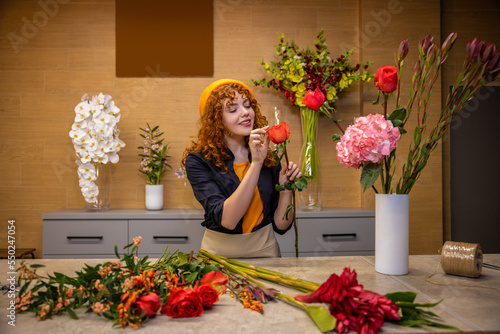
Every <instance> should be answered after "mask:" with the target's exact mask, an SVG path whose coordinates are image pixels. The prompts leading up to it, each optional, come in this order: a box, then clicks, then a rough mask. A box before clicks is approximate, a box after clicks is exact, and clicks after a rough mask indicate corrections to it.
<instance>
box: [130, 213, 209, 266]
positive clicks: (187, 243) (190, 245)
mask: <svg viewBox="0 0 500 334" xmlns="http://www.w3.org/2000/svg"><path fill="white" fill-rule="evenodd" d="M204 233H205V228H204V227H203V226H201V220H198V219H179V220H177V219H176V220H169V219H161V220H135V219H134V220H129V242H132V239H133V238H134V237H137V236H141V237H142V243H141V245H140V247H139V249H138V255H139V256H145V255H149V256H151V257H158V256H160V255H161V254H162V253H163V251H164V250H165V247H166V246H167V245H168V249H169V250H170V252H173V251H175V250H179V251H181V252H183V253H189V252H191V251H193V252H194V253H195V254H197V253H198V250H199V249H200V247H201V239H202V238H203V234H204Z"/></svg>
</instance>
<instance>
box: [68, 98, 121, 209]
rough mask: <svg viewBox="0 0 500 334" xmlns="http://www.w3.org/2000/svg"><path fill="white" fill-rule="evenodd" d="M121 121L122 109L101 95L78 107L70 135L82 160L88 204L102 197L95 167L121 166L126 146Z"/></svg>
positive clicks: (82, 182)
mask: <svg viewBox="0 0 500 334" xmlns="http://www.w3.org/2000/svg"><path fill="white" fill-rule="evenodd" d="M119 121H120V109H119V108H118V107H117V106H116V105H115V103H114V101H113V100H111V96H110V95H105V94H102V93H100V94H99V95H97V96H93V97H92V99H89V97H88V96H87V94H85V95H83V96H82V101H81V102H80V103H78V104H77V106H76V107H75V122H74V123H73V125H72V127H71V131H70V132H69V136H70V137H71V141H72V142H73V145H74V147H75V152H76V156H77V157H78V160H76V163H77V164H78V177H79V180H80V188H81V189H82V194H83V196H84V197H85V201H87V203H96V202H97V196H98V194H99V188H98V187H97V185H96V183H95V181H96V180H97V173H96V168H95V165H94V164H95V163H100V164H106V163H108V162H110V163H113V164H115V163H117V162H118V160H119V157H118V152H119V151H120V150H121V148H122V147H125V143H124V142H123V141H122V140H120V139H119V138H118V136H119V134H120V131H119V130H118V128H117V123H118V122H119Z"/></svg>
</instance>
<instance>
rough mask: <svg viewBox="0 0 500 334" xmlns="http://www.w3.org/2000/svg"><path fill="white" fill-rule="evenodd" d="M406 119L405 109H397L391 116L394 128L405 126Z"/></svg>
mask: <svg viewBox="0 0 500 334" xmlns="http://www.w3.org/2000/svg"><path fill="white" fill-rule="evenodd" d="M405 118H406V109H405V108H399V109H396V110H394V111H393V112H392V113H391V114H390V115H389V120H390V121H391V122H392V124H393V125H394V126H397V127H400V126H401V125H402V124H403V122H404V120H405Z"/></svg>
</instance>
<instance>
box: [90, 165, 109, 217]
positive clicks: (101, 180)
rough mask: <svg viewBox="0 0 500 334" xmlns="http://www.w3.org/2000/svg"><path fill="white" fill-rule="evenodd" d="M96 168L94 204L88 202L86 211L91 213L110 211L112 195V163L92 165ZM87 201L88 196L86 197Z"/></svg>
mask: <svg viewBox="0 0 500 334" xmlns="http://www.w3.org/2000/svg"><path fill="white" fill-rule="evenodd" d="M92 165H93V167H94V168H95V180H94V181H93V183H94V185H92V186H95V190H94V192H93V195H92V199H91V200H92V202H89V201H87V203H86V204H85V210H86V211H90V212H99V211H108V210H109V203H110V193H111V163H107V164H101V163H95V162H93V163H92ZM85 198H86V199H87V198H88V196H85Z"/></svg>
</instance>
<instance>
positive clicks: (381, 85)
mask: <svg viewBox="0 0 500 334" xmlns="http://www.w3.org/2000/svg"><path fill="white" fill-rule="evenodd" d="M374 83H375V86H376V87H377V88H378V90H381V91H383V92H386V93H392V92H394V91H395V90H396V88H398V70H397V69H396V68H395V67H394V66H382V67H380V68H379V69H378V70H377V73H375V81H374Z"/></svg>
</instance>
